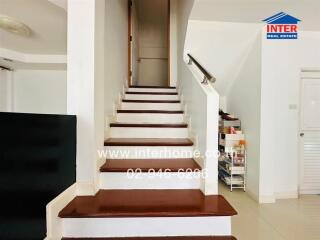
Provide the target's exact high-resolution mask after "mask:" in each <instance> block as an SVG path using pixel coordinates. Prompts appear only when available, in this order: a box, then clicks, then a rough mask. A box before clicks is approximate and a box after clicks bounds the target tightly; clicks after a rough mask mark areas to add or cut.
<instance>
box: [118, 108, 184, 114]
mask: <svg viewBox="0 0 320 240" xmlns="http://www.w3.org/2000/svg"><path fill="white" fill-rule="evenodd" d="M117 113H150V114H183V113H184V111H180V110H178V111H175V110H172V111H170V110H169V111H168V110H120V109H119V110H117Z"/></svg>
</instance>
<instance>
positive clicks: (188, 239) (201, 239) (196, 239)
mask: <svg viewBox="0 0 320 240" xmlns="http://www.w3.org/2000/svg"><path fill="white" fill-rule="evenodd" d="M72 239H73V240H237V239H236V238H235V237H233V236H181V237H117V238H115V237H112V238H62V240H72Z"/></svg>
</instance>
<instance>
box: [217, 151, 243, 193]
mask: <svg viewBox="0 0 320 240" xmlns="http://www.w3.org/2000/svg"><path fill="white" fill-rule="evenodd" d="M218 166H219V178H220V179H221V180H222V181H223V182H224V183H225V184H226V185H228V186H229V187H230V191H232V190H233V189H236V188H240V189H243V190H244V191H245V190H246V153H245V152H244V153H239V152H238V151H237V148H233V147H231V148H227V149H226V150H225V152H223V153H221V155H220V157H219V165H218Z"/></svg>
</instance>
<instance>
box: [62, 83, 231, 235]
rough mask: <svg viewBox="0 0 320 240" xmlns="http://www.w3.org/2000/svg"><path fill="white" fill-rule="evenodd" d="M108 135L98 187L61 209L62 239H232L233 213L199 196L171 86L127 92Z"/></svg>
mask: <svg viewBox="0 0 320 240" xmlns="http://www.w3.org/2000/svg"><path fill="white" fill-rule="evenodd" d="M109 132H110V138H108V139H106V141H105V150H106V151H107V153H108V154H107V159H106V162H105V163H104V165H103V166H101V168H100V176H99V179H100V190H99V191H98V193H97V194H96V195H94V196H77V197H76V198H74V199H73V200H72V201H71V202H70V203H69V204H68V205H67V206H66V207H65V208H64V209H62V211H60V213H59V217H60V218H62V229H63V230H62V231H63V237H64V238H63V239H118V238H128V239H133V240H135V239H141V238H142V239H159V240H161V239H173V240H175V239H178V240H183V239H194V240H198V239H199V240H200V239H203V240H220V239H221V240H222V239H223V240H227V239H230V240H231V239H235V238H234V237H232V236H230V235H231V216H233V215H236V214H237V213H236V211H235V210H234V209H233V208H232V207H231V206H230V205H229V203H228V202H227V201H226V200H225V199H224V198H223V197H222V196H219V195H211V196H205V195H203V193H202V192H201V191H200V188H201V180H202V177H203V176H202V174H201V173H202V172H201V166H200V164H199V163H197V162H196V161H195V160H194V159H193V158H192V155H191V153H192V151H193V148H194V146H193V142H192V140H191V139H189V131H188V124H187V123H186V121H185V116H184V111H183V108H182V104H181V102H180V97H179V94H178V92H177V89H176V88H174V87H146V86H131V87H129V88H128V90H127V91H126V92H125V96H124V98H123V100H122V102H121V104H120V109H119V110H118V111H117V116H116V121H115V122H114V123H111V124H110V131H109Z"/></svg>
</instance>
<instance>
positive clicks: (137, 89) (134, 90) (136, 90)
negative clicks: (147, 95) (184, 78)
mask: <svg viewBox="0 0 320 240" xmlns="http://www.w3.org/2000/svg"><path fill="white" fill-rule="evenodd" d="M128 92H177V89H174V88H173V89H172V88H128Z"/></svg>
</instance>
